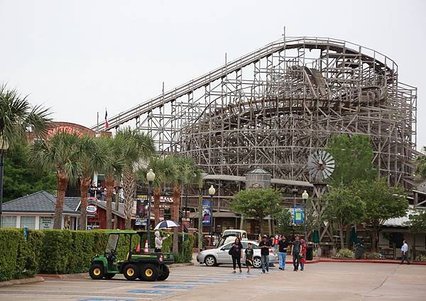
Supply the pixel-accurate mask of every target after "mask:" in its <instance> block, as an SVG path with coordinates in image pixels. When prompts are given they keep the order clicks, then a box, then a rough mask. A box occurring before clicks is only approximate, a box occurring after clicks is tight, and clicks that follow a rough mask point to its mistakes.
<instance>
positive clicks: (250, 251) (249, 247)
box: [245, 242, 254, 274]
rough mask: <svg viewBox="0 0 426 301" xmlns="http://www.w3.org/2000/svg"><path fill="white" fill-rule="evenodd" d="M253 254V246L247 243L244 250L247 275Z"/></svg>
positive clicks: (251, 264)
mask: <svg viewBox="0 0 426 301" xmlns="http://www.w3.org/2000/svg"><path fill="white" fill-rule="evenodd" d="M253 253H254V251H253V245H252V244H251V242H249V243H248V244H247V249H246V250H245V254H246V266H247V274H250V267H251V266H253Z"/></svg>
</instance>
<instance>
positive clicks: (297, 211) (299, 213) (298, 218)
mask: <svg viewBox="0 0 426 301" xmlns="http://www.w3.org/2000/svg"><path fill="white" fill-rule="evenodd" d="M304 220H305V212H304V210H303V207H300V206H295V207H293V224H295V225H301V224H303V223H304Z"/></svg>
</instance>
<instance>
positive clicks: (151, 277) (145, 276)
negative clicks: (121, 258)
mask: <svg viewBox="0 0 426 301" xmlns="http://www.w3.org/2000/svg"><path fill="white" fill-rule="evenodd" d="M158 274H159V272H158V268H157V267H156V266H155V265H153V264H145V265H143V266H142V271H141V279H142V280H145V281H155V280H157V279H158Z"/></svg>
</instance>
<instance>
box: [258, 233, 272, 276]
mask: <svg viewBox="0 0 426 301" xmlns="http://www.w3.org/2000/svg"><path fill="white" fill-rule="evenodd" d="M259 247H260V259H261V261H262V273H265V271H266V272H269V248H270V247H271V243H270V241H269V239H268V236H267V235H263V237H262V241H261V242H260V243H259Z"/></svg>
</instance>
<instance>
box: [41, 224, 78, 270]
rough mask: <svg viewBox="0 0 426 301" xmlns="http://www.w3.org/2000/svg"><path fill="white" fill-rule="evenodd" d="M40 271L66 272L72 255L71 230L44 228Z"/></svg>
mask: <svg viewBox="0 0 426 301" xmlns="http://www.w3.org/2000/svg"><path fill="white" fill-rule="evenodd" d="M43 232H44V238H43V247H42V251H41V258H40V272H41V273H47V274H64V273H67V271H68V269H67V268H68V264H69V259H70V258H71V255H72V251H71V250H72V248H73V247H72V244H73V241H72V233H71V231H69V230H44V231H43Z"/></svg>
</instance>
